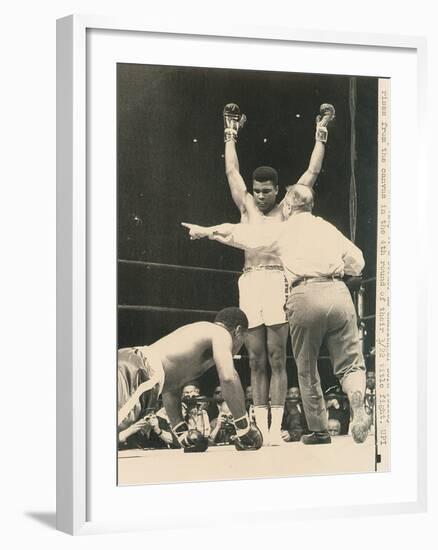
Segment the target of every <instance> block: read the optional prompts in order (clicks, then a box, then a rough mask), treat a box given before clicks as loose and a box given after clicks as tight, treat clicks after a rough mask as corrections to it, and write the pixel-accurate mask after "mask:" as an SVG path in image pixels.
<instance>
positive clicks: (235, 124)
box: [223, 103, 246, 143]
mask: <svg viewBox="0 0 438 550" xmlns="http://www.w3.org/2000/svg"><path fill="white" fill-rule="evenodd" d="M223 115H224V142H225V143H226V142H227V141H234V142H235V141H236V140H237V134H238V132H239V129H240V128H242V127H243V125H244V124H245V122H246V116H245V115H242V114H241V113H240V107H239V105H236V104H235V103H228V104H227V105H225V107H224V111H223Z"/></svg>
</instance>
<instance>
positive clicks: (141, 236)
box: [117, 64, 378, 394]
mask: <svg viewBox="0 0 438 550" xmlns="http://www.w3.org/2000/svg"><path fill="white" fill-rule="evenodd" d="M350 79H351V77H350V76H342V75H330V76H326V75H314V74H299V73H281V72H267V71H243V70H230V69H204V68H187V67H164V66H150V65H134V64H118V67H117V101H118V104H117V122H118V127H117V136H118V144H117V145H118V257H119V263H118V267H119V269H118V304H119V314H118V345H119V347H125V346H129V345H145V344H149V343H152V342H153V341H155V340H157V339H158V338H160V337H161V336H163V335H164V334H166V333H168V332H170V331H171V330H173V329H175V328H176V327H178V326H181V325H182V324H185V323H189V322H193V321H197V320H201V319H203V320H210V319H212V318H213V314H212V313H208V312H210V311H217V310H219V309H221V308H223V307H226V306H230V305H238V292H237V278H238V272H239V270H241V268H242V265H243V252H241V251H239V250H235V249H232V248H228V247H225V246H222V245H220V244H218V243H214V242H211V241H208V240H207V241H196V242H191V241H190V240H189V239H188V237H187V233H186V231H185V230H183V229H182V228H181V226H180V222H181V221H189V222H193V223H198V224H201V225H213V224H217V223H221V222H225V221H230V222H238V221H239V213H238V211H237V208H236V207H235V205H234V203H233V201H232V199H231V195H230V192H229V189H228V184H227V180H226V177H225V172H224V159H223V152H224V144H223V122H222V110H223V107H224V105H225V104H226V103H229V102H235V103H237V104H238V105H240V107H241V109H242V112H244V113H245V114H246V115H247V117H248V122H247V124H246V126H245V128H244V129H243V130H242V131H241V132H240V135H239V141H238V154H239V161H240V170H241V173H242V175H243V177H244V179H245V181H246V183H247V185H248V186H249V187H250V186H251V174H252V171H253V170H254V168H256V167H257V166H259V165H262V164H266V165H270V166H273V167H274V168H276V170H277V171H278V172H279V184H280V188H281V191H280V195H279V199H281V198H282V196H283V193H284V186H285V185H291V184H293V183H295V182H296V181H297V179H298V178H299V177H300V175H301V174H302V173H303V172H304V171H305V170H306V168H307V165H308V162H309V158H310V154H311V151H312V148H313V145H314V133H315V125H314V120H315V116H316V114H317V113H318V109H319V105H320V104H321V103H326V102H328V103H332V104H333V105H334V106H335V108H336V123H335V126H334V127H333V129H331V130H330V136H329V140H328V144H327V147H326V155H325V159H324V165H323V170H322V173H321V174H320V176H319V178H318V181H317V183H316V185H315V192H316V196H315V209H314V214H315V215H319V216H322V217H323V218H325V219H327V220H328V221H330V222H331V223H333V224H334V225H336V227H338V229H340V230H341V231H342V232H343V233H344V234H345V235H346V236H348V237H349V236H350V226H349V193H350V177H351V167H350V144H351V135H350V133H351V130H350V124H351V121H350V109H349V99H350ZM377 85H378V79H377V78H370V77H357V78H356V87H357V98H356V132H355V135H356V152H357V155H356V163H355V176H356V185H357V200H358V203H357V204H358V206H357V208H358V217H357V229H356V244H358V246H359V247H360V248H361V249H362V251H363V253H364V256H365V260H366V268H365V272H364V275H365V277H374V276H375V265H376V220H377ZM297 115H298V116H297ZM265 139H266V140H267V141H266V142H265V141H264V140H265ZM194 140H196V141H194ZM144 262H149V264H145V263H144ZM150 263H152V264H154V263H157V264H171V265H172V266H195V267H204V268H214V269H217V270H227V272H226V273H224V272H214V271H213V272H210V271H202V270H181V269H176V268H174V267H164V266H162V265H161V266H155V265H150ZM233 271H234V272H236V273H233ZM367 291H368V292H367V295H366V311H365V313H366V314H373V313H374V299H375V294H374V292H375V290H374V283H372V284H371V285H367ZM151 308H152V309H151ZM153 308H157V309H153ZM160 308H166V309H160ZM180 308H182V309H180ZM187 310H192V311H187ZM193 310H196V311H193ZM366 330H367V337H366V339H365V344H366V345H365V352H367V351H369V348H370V347H371V346H372V345H374V321H373V320H369V321H367V326H366ZM242 353H243V354H245V350H243V351H242ZM289 353H290V348H289ZM322 353H323V354H324V350H323V351H322ZM237 368H238V371H239V373H240V375H241V378H242V380H243V382H244V384H245V385H247V384H248V383H249V368H248V366H247V362H246V360H245V359H242V360H241V361H238V362H237ZM320 374H321V378H322V383H323V386H327V385H329V384H331V383H333V382H334V381H335V380H334V379H333V377H332V375H331V372H330V366H329V363H328V362H327V361H326V360H321V361H320ZM288 377H289V384H296V370H295V365H294V362H293V359H289V360H288ZM216 383H217V376H216V373H215V372H214V369H211V372H210V373H207V374H206V375H204V377H203V379H202V380H201V385H202V389H203V391H204V392H205V393H207V394H210V393H211V391H212V387H213V386H214V385H215V384H216Z"/></svg>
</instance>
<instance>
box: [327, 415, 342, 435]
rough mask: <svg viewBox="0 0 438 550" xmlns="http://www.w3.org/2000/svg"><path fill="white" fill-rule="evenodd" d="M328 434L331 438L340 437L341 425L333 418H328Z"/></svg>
mask: <svg viewBox="0 0 438 550" xmlns="http://www.w3.org/2000/svg"><path fill="white" fill-rule="evenodd" d="M328 433H329V434H330V436H331V437H334V436H335V435H340V433H341V423H340V422H339V420H336V419H335V418H330V419H329V421H328Z"/></svg>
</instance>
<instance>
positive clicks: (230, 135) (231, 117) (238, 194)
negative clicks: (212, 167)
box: [223, 103, 255, 214]
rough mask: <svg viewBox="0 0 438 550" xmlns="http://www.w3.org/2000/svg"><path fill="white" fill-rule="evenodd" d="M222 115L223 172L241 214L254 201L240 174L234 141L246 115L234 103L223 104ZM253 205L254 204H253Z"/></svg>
mask: <svg viewBox="0 0 438 550" xmlns="http://www.w3.org/2000/svg"><path fill="white" fill-rule="evenodd" d="M223 117H224V142H225V174H226V176H227V180H228V185H229V187H230V191H231V196H232V198H233V201H234V203H235V205H236V206H237V208H238V209H239V210H240V212H241V213H242V214H243V212H244V211H245V210H246V208H247V204H248V203H250V204H251V203H254V199H253V197H252V195H250V193H248V189H247V188H246V185H245V182H244V180H243V178H242V176H241V174H240V168H239V159H238V156H237V149H236V142H237V136H238V133H239V130H240V128H242V127H243V125H244V124H245V122H246V116H245V115H243V114H241V113H240V108H239V106H238V105H236V104H235V103H228V105H225V107H224V111H223ZM254 206H255V204H254Z"/></svg>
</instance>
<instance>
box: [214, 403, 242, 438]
mask: <svg viewBox="0 0 438 550" xmlns="http://www.w3.org/2000/svg"><path fill="white" fill-rule="evenodd" d="M235 436H236V428H235V427H234V422H233V415H232V414H231V411H230V409H229V408H228V405H227V403H226V402H225V401H224V402H223V403H222V405H221V406H220V411H219V415H218V416H217V418H215V419H213V420H212V421H211V433H210V437H209V438H208V441H209V443H210V445H229V444H230V443H232V442H233V438H234V437H235Z"/></svg>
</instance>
